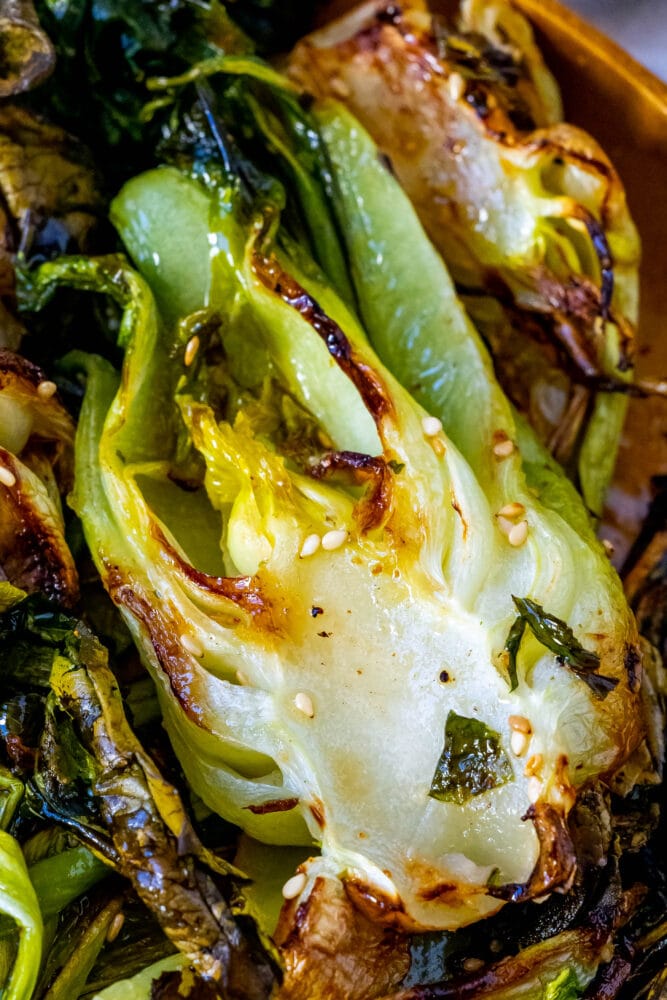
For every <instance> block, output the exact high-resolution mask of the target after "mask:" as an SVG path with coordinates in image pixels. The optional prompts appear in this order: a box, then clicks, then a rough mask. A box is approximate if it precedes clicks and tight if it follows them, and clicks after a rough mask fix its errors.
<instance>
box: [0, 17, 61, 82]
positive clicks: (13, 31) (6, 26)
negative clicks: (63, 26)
mask: <svg viewBox="0 0 667 1000" xmlns="http://www.w3.org/2000/svg"><path fill="white" fill-rule="evenodd" d="M54 65H55V52H54V49H53V45H52V44H51V41H50V39H49V37H48V35H47V34H46V32H45V31H43V30H42V29H41V27H40V25H39V21H38V19H37V14H36V13H35V7H34V5H33V3H32V2H31V0H3V4H2V10H1V11H0V98H6V97H13V96H14V95H15V94H20V93H23V91H25V90H30V88H31V87H34V86H36V85H37V84H38V83H40V82H41V81H42V80H43V79H44V78H45V77H47V76H48V75H49V73H51V71H52V70H53V67H54Z"/></svg>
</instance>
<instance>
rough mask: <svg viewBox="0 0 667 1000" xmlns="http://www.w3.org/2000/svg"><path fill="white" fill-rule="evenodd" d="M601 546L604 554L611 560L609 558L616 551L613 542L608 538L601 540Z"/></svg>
mask: <svg viewBox="0 0 667 1000" xmlns="http://www.w3.org/2000/svg"><path fill="white" fill-rule="evenodd" d="M602 546H603V548H604V550H605V552H606V553H607V555H608V556H609V558H610V559H611V557H612V556H613V554H614V552H615V551H616V549H615V548H614V544H613V542H610V541H609V539H608V538H603V539H602Z"/></svg>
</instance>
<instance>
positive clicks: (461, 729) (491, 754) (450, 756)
mask: <svg viewBox="0 0 667 1000" xmlns="http://www.w3.org/2000/svg"><path fill="white" fill-rule="evenodd" d="M512 776H513V775H512V766H511V764H510V762H509V759H508V757H507V754H506V753H505V751H504V750H503V748H502V746H501V744H500V736H499V735H498V733H495V732H494V731H493V730H492V729H489V727H488V726H487V725H485V724H484V723H483V722H481V721H480V720H479V719H468V718H465V716H462V715H457V714H456V712H450V713H449V715H448V716H447V722H446V725H445V746H444V749H443V751H442V754H441V755H440V759H439V761H438V763H437V766H436V769H435V774H434V775H433V780H432V781H431V788H430V791H429V795H430V796H431V798H432V799H438V800H439V801H440V802H457V803H458V804H459V805H462V804H463V803H464V802H467V801H468V800H469V799H471V798H472V797H473V796H474V795H481V794H482V792H486V791H488V790H489V789H490V788H496V786H497V785H503V784H505V782H506V781H511V780H512Z"/></svg>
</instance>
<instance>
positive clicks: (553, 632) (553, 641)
mask: <svg viewBox="0 0 667 1000" xmlns="http://www.w3.org/2000/svg"><path fill="white" fill-rule="evenodd" d="M512 600H513V601H514V607H515V608H516V609H517V611H518V612H519V619H520V620H521V621H523V622H524V623H525V624H526V625H527V626H528V628H529V629H530V630H531V632H532V633H533V635H534V636H535V638H536V639H537V640H538V641H539V642H541V643H542V645H543V646H546V648H547V649H548V650H549V652H551V653H553V654H554V656H555V657H556V659H557V661H558V663H560V664H561V666H568V667H569V668H570V670H572V671H573V673H575V674H576V675H577V677H580V678H581V680H582V681H584V683H585V684H587V685H588V687H589V688H590V689H591V691H592V692H593V694H594V695H595V696H596V698H601V699H602V698H606V697H607V695H608V694H609V692H610V691H613V690H614V688H615V687H616V685H617V684H618V679H617V678H616V677H606V676H605V675H604V674H598V673H596V671H597V670H598V669H599V667H600V657H599V656H598V655H597V653H593V652H591V651H590V650H588V649H584V647H583V646H582V645H581V643H580V642H579V640H578V639H577V638H576V636H575V634H574V632H573V631H572V629H571V628H570V626H569V625H566V624H565V622H563V621H561V620H560V618H556V616H555V615H550V614H548V613H547V612H546V611H545V610H544V608H542V607H541V606H540V605H539V604H538V603H537V602H536V601H531V600H530V598H529V597H512ZM522 634H523V633H522ZM517 636H519V630H518V627H517V622H515V623H514V625H513V626H512V628H511V629H510V634H509V635H508V637H507V643H506V644H505V649H507V650H508V651H509V652H510V682H511V681H512V669H514V672H515V673H516V654H517V652H518V645H519V643H520V641H521V638H520V636H519V638H518V642H517ZM510 643H511V648H510ZM512 657H514V666H513V668H512V665H511V664H512ZM514 686H515V687H516V684H515V685H514ZM510 690H514V688H513V687H510Z"/></svg>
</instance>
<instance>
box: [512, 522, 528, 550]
mask: <svg viewBox="0 0 667 1000" xmlns="http://www.w3.org/2000/svg"><path fill="white" fill-rule="evenodd" d="M507 537H508V539H509V543H510V545H513V546H514V547H515V548H518V547H519V546H520V545H523V543H524V542H525V541H526V539H527V538H528V521H519V523H518V524H515V525H514V527H513V528H512V530H511V531H510V533H509V535H508V536H507Z"/></svg>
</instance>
